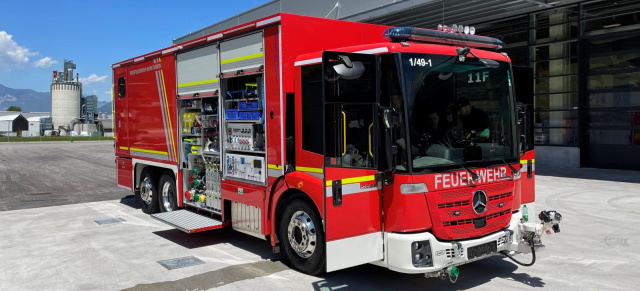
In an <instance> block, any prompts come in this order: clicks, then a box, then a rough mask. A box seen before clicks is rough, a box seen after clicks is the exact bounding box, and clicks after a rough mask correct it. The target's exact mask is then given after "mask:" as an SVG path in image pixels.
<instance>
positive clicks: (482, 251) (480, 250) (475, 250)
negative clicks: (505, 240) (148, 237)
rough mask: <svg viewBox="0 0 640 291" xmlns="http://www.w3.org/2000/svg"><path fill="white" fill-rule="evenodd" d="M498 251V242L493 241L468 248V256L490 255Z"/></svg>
mask: <svg viewBox="0 0 640 291" xmlns="http://www.w3.org/2000/svg"><path fill="white" fill-rule="evenodd" d="M497 251H498V242H496V241H491V242H488V243H484V244H481V245H477V246H474V247H470V248H468V249H467V258H469V259H473V258H477V257H482V256H485V255H489V254H492V253H495V252H497Z"/></svg>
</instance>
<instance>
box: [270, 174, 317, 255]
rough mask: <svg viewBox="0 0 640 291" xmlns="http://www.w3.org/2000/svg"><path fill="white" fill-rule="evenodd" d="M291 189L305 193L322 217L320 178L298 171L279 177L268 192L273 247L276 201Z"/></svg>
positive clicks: (274, 243)
mask: <svg viewBox="0 0 640 291" xmlns="http://www.w3.org/2000/svg"><path fill="white" fill-rule="evenodd" d="M283 177H284V179H282V181H284V182H285V183H281V182H280V179H281V178H283ZM292 189H297V190H299V191H301V192H303V193H305V194H306V195H307V196H308V197H309V198H310V199H311V200H312V201H313V203H314V204H315V206H316V208H317V209H318V213H319V214H320V218H321V219H324V218H323V217H322V199H323V197H324V195H323V189H324V188H323V187H322V179H319V178H318V177H315V176H313V175H309V174H307V173H304V172H299V171H296V172H292V173H289V174H287V175H286V176H281V177H279V178H278V180H277V181H276V183H274V185H273V187H272V190H271V193H270V197H269V206H268V207H269V214H268V217H267V219H268V220H269V221H270V225H271V234H272V235H271V245H272V246H274V247H275V245H276V239H275V233H276V229H277V226H276V219H275V217H276V210H277V206H278V202H279V201H280V198H282V196H283V195H285V193H286V192H288V191H289V190H292Z"/></svg>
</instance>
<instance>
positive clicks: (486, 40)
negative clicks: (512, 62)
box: [382, 27, 503, 49]
mask: <svg viewBox="0 0 640 291" xmlns="http://www.w3.org/2000/svg"><path fill="white" fill-rule="evenodd" d="M382 36H383V37H384V38H386V39H390V40H392V41H407V40H411V41H415V42H431V43H441V44H449V45H458V46H467V47H474V48H490V49H500V48H502V47H503V44H502V41H501V40H499V39H496V38H493V37H486V36H479V35H471V34H462V33H453V32H444V31H438V30H431V29H423V28H415V27H392V28H387V29H386V30H385V31H384V34H383V35H382Z"/></svg>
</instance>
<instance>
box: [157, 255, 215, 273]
mask: <svg viewBox="0 0 640 291" xmlns="http://www.w3.org/2000/svg"><path fill="white" fill-rule="evenodd" d="M158 264H160V265H162V266H164V267H165V268H167V270H173V269H180V268H186V267H191V266H195V265H201V264H204V262H203V261H201V260H200V259H198V258H196V257H194V256H189V257H183V258H177V259H170V260H164V261H158Z"/></svg>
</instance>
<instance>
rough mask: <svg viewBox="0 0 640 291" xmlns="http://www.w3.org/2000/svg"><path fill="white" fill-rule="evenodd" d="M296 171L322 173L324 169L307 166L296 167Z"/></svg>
mask: <svg viewBox="0 0 640 291" xmlns="http://www.w3.org/2000/svg"><path fill="white" fill-rule="evenodd" d="M296 171H301V172H311V173H320V174H322V173H323V172H322V169H318V168H307V167H296Z"/></svg>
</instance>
